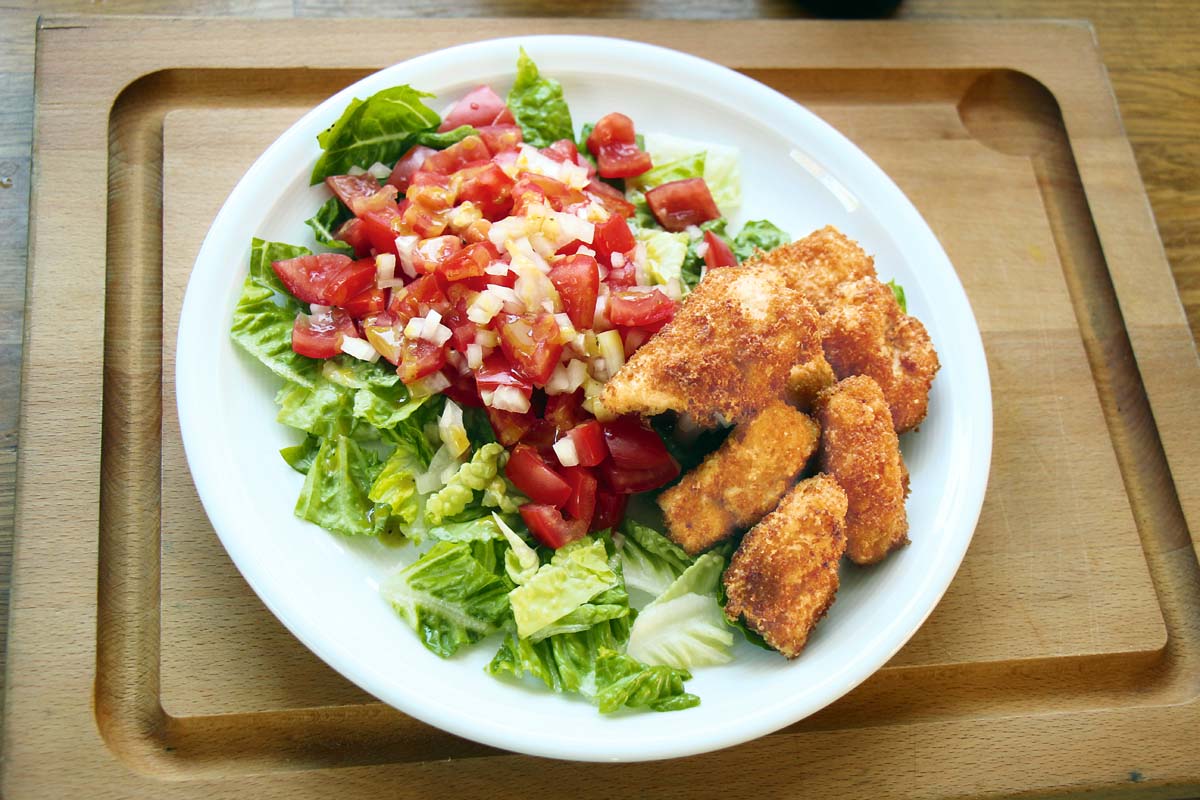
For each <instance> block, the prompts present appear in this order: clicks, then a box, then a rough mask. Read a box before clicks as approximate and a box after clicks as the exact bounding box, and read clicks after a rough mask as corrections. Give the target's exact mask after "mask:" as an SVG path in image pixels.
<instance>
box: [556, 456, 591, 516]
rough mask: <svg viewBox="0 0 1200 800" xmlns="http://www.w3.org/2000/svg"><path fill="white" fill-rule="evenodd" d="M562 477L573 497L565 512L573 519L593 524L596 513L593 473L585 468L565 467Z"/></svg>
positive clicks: (568, 501)
mask: <svg viewBox="0 0 1200 800" xmlns="http://www.w3.org/2000/svg"><path fill="white" fill-rule="evenodd" d="M562 477H563V480H565V481H566V482H567V485H568V486H570V487H571V497H570V499H568V500H567V503H566V505H564V506H563V510H564V511H566V512H567V513H568V514H570V515H571V518H572V519H579V520H583V521H585V522H588V523H591V521H592V516H593V515H594V514H595V512H596V478H595V477H594V476H593V475H592V471H591V470H590V469H586V468H584V467H563V469H562Z"/></svg>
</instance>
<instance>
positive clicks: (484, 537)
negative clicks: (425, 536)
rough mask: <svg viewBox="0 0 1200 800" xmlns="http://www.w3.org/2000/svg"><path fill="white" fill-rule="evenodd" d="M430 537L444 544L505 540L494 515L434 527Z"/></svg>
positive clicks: (430, 530) (431, 529) (431, 528)
mask: <svg viewBox="0 0 1200 800" xmlns="http://www.w3.org/2000/svg"><path fill="white" fill-rule="evenodd" d="M429 535H430V536H431V537H433V538H434V539H438V540H440V541H443V542H486V541H493V540H495V541H499V540H502V539H504V532H503V531H502V530H501V529H500V526H499V525H498V524H497V523H496V520H495V519H494V518H493V515H492V514H485V515H483V516H481V517H475V518H474V519H465V520H461V521H455V522H445V523H443V524H441V525H434V526H431V527H430V528H429Z"/></svg>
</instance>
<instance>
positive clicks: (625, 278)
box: [604, 261, 637, 289]
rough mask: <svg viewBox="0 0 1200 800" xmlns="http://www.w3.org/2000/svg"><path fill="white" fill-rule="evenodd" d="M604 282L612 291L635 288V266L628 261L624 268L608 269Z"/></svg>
mask: <svg viewBox="0 0 1200 800" xmlns="http://www.w3.org/2000/svg"><path fill="white" fill-rule="evenodd" d="M604 282H605V283H607V284H608V285H609V287H610V288H612V289H628V288H629V287H630V286H637V266H636V265H634V263H633V262H632V261H628V262H626V263H625V265H624V266H621V267H616V268H614V269H610V270H609V271H608V277H607V278H605V279H604Z"/></svg>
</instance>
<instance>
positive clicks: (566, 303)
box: [549, 255, 600, 330]
mask: <svg viewBox="0 0 1200 800" xmlns="http://www.w3.org/2000/svg"><path fill="white" fill-rule="evenodd" d="M549 278H550V282H551V283H552V284H554V288H555V289H557V290H558V296H559V297H560V298H561V299H562V304H563V308H564V310H565V311H566V312H567V317H569V318H570V320H571V324H572V325H574V326H575V327H576V328H577V329H580V330H582V329H586V328H590V327H592V323H593V322H595V318H596V296H597V295H598V294H599V292H600V269H599V266H598V265H597V263H596V259H594V258H592V257H591V256H581V255H572V256H567V257H565V258H562V259H560V260H558V261H556V262H555V263H554V266H553V267H551V268H550V274H549Z"/></svg>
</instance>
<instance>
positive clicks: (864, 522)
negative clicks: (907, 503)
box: [814, 375, 908, 564]
mask: <svg viewBox="0 0 1200 800" xmlns="http://www.w3.org/2000/svg"><path fill="white" fill-rule="evenodd" d="M814 413H815V414H816V416H817V420H818V421H819V423H820V425H821V469H822V470H824V471H825V472H827V473H829V474H830V475H832V476H833V477H834V478H836V479H837V482H838V483H839V484H841V486H842V488H843V489H845V490H846V498H847V499H848V501H849V508H848V510H847V512H846V554H847V555H849V556H850V559H851V560H852V561H854V563H856V564H874V563H875V562H877V561H879V560H881V559H882V558H883V557H884V556H886V555H887V554H888V553H890V552H891V551H892V550H895V549H896V548H897V547H900V546H901V545H905V544H908V515H907V514H906V512H905V509H904V499H905V498H906V497H907V496H908V469H907V468H905V466H904V458H903V456H902V455H901V454H900V440H899V438H898V437H897V436H896V431H895V430H894V429H893V428H892V417H891V413H890V412H889V410H888V406H887V402H886V401H885V400H884V398H883V392H882V391H881V390H880V388H879V385H878V384H877V383H875V381H874V380H872V379H871V378H869V377H867V376H866V375H857V376H854V377H850V378H846V379H845V380H843V381H841V382H840V383H838V384H837V385H836V386H833V387H831V388H829V389H826V390H825V391H823V392H821V394H820V395H818V396H817V402H816V406H815V408H814Z"/></svg>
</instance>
